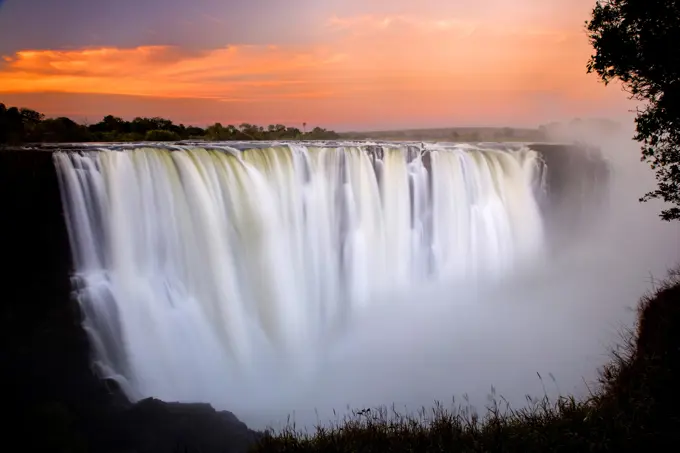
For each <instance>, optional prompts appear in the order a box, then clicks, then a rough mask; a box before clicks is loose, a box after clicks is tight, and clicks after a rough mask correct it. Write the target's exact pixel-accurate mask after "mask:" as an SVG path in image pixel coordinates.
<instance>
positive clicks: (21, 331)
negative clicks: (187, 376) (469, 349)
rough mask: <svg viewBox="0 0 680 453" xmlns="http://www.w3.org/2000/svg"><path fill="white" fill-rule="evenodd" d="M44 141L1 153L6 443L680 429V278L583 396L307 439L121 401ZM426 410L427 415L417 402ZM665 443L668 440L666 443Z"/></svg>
mask: <svg viewBox="0 0 680 453" xmlns="http://www.w3.org/2000/svg"><path fill="white" fill-rule="evenodd" d="M51 159H52V157H51V154H50V153H49V152H43V151H38V152H31V153H27V152H22V151H17V152H0V213H2V215H3V218H2V222H0V237H2V241H3V242H2V249H1V250H2V257H3V258H4V260H5V265H4V266H3V272H2V281H1V282H0V283H2V288H3V292H2V297H1V298H0V306H1V313H2V317H1V319H2V325H1V326H0V335H2V338H1V339H0V360H1V361H0V363H2V365H3V371H4V376H3V377H4V378H5V379H4V382H5V385H4V386H3V389H4V391H5V398H4V403H5V404H4V405H3V408H4V409H5V417H3V418H4V420H5V421H4V423H3V432H4V433H5V444H6V445H8V446H9V445H13V446H15V449H17V447H18V450H20V451H45V452H88V451H89V452H111V453H113V452H120V453H122V452H138V453H146V452H149V453H151V452H184V451H186V452H204V453H205V452H239V451H246V450H247V449H248V448H253V449H255V450H256V451H261V452H268V451H331V452H332V451H347V452H349V451H367V452H368V451H380V452H382V451H499V452H504V451H508V452H509V451H513V452H515V451H516V452H534V451H536V452H538V451H541V452H545V451H564V452H566V451H570V452H572V451H611V452H621V451H656V450H662V451H665V450H666V449H664V448H663V446H664V442H666V441H668V442H670V441H671V440H672V439H675V438H676V437H677V433H678V432H680V419H679V417H678V415H677V411H676V409H677V407H678V404H677V403H678V402H679V401H678V400H679V399H680V398H678V393H677V387H676V385H677V382H680V372H679V369H678V363H679V359H680V357H679V356H680V276H679V275H677V274H676V275H675V276H674V277H672V278H671V279H670V280H669V281H668V283H667V284H666V285H665V286H663V287H661V288H659V290H658V291H657V292H656V293H655V294H654V295H653V296H651V297H649V298H646V299H645V300H644V301H643V303H642V306H641V310H640V316H639V325H638V326H637V329H636V330H635V331H634V332H632V333H631V337H630V343H629V344H627V345H625V346H626V347H625V348H624V349H623V352H622V353H621V354H619V355H615V356H614V357H613V359H612V362H611V364H610V365H609V366H607V367H606V368H605V369H604V371H603V375H602V376H603V377H602V383H601V385H600V386H599V387H598V388H593V395H592V397H591V398H590V399H589V400H587V401H574V400H569V399H564V400H562V401H560V402H557V403H555V404H550V403H548V402H546V401H542V400H539V401H537V402H536V404H535V407H534V409H533V410H526V411H520V412H513V411H512V410H511V408H507V407H505V405H504V404H503V403H502V398H501V397H500V396H499V397H498V400H499V401H498V404H497V406H496V407H492V410H491V412H489V414H486V415H485V414H482V415H481V417H480V418H476V417H473V416H472V415H470V414H469V413H467V414H466V413H465V412H464V411H463V412H460V413H457V412H453V413H449V412H445V411H443V410H442V411H439V412H437V413H435V414H434V415H436V417H434V422H432V423H429V424H427V423H424V422H423V419H422V417H421V418H416V419H405V418H404V419H402V420H401V421H400V422H399V423H390V422H389V421H386V419H385V417H384V415H385V414H384V413H383V414H382V415H381V414H380V413H378V414H376V412H375V411H371V412H366V413H362V414H357V416H356V418H354V419H352V420H348V421H347V422H346V423H345V424H344V425H342V426H336V427H335V428H333V429H330V430H327V431H320V432H319V433H317V434H316V435H314V436H311V437H306V438H304V437H301V436H296V435H294V433H292V432H289V431H288V432H283V433H279V434H276V435H262V434H261V433H257V432H254V431H252V430H249V429H248V428H247V427H246V426H245V425H244V424H243V423H241V422H239V421H238V420H237V419H236V417H235V416H234V415H233V414H231V413H229V412H216V411H214V410H213V409H212V408H211V407H210V406H209V405H204V404H195V405H193V404H172V403H165V402H161V401H157V400H144V401H141V402H139V403H137V404H131V403H129V402H128V401H127V400H126V399H125V398H124V397H123V396H122V394H121V392H120V391H119V389H118V388H117V387H116V386H115V385H114V384H113V383H110V382H103V381H101V380H99V379H98V378H97V377H96V376H95V374H94V373H93V372H92V370H91V368H90V356H89V346H88V342H87V337H86V335H85V333H84V331H83V330H82V328H81V327H80V320H79V316H80V313H79V310H78V305H77V303H76V302H75V301H73V300H72V298H71V287H70V281H69V274H70V272H71V268H72V266H71V257H70V252H69V246H68V236H67V232H66V228H65V224H64V219H63V214H62V209H61V203H60V196H59V187H58V184H57V177H56V174H55V172H54V169H53V166H52V163H51ZM426 415H427V414H426ZM668 445H673V444H671V443H668Z"/></svg>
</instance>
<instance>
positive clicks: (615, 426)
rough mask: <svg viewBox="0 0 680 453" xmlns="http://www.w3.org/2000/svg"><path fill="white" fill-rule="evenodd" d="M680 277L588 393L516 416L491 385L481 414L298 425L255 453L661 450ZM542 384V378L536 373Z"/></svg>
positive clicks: (670, 414)
mask: <svg viewBox="0 0 680 453" xmlns="http://www.w3.org/2000/svg"><path fill="white" fill-rule="evenodd" d="M679 326H680V272H673V273H671V275H670V277H669V279H668V280H667V281H666V282H665V283H663V284H662V285H661V286H660V287H659V288H658V289H657V291H656V293H655V294H653V295H650V296H647V297H645V298H644V299H643V300H642V302H641V304H640V308H639V316H638V325H637V326H636V329H634V330H631V331H629V332H628V334H627V336H626V337H625V342H624V343H623V345H622V347H621V349H619V350H616V351H613V354H612V359H611V362H610V363H609V364H608V365H607V366H605V367H604V369H603V370H602V372H601V375H600V376H601V377H600V382H599V385H598V386H597V387H596V388H593V389H592V392H591V394H590V397H588V398H587V399H585V400H577V399H575V398H573V397H561V398H559V399H558V400H557V401H554V402H551V401H549V400H548V398H547V396H546V397H544V398H542V399H532V398H529V397H527V399H528V402H529V404H528V406H527V408H525V409H522V410H513V409H512V408H511V407H510V405H509V404H508V403H507V402H506V401H505V399H504V398H503V397H502V396H497V395H496V394H495V390H494V389H493V388H492V389H491V397H490V401H491V402H490V404H489V406H487V408H486V409H487V410H486V413H485V414H484V415H483V416H480V415H478V414H477V413H476V412H475V411H474V410H473V409H472V408H470V406H469V405H467V406H462V405H459V406H455V405H454V406H453V407H452V409H446V408H444V407H443V406H441V405H437V406H436V407H435V408H434V409H433V410H431V411H429V412H428V411H425V410H421V411H420V413H419V414H418V415H416V416H404V415H401V414H399V413H397V412H396V411H395V410H394V409H392V410H391V411H388V410H387V409H385V408H378V409H365V410H362V411H355V412H354V413H353V415H352V416H350V417H346V418H345V419H344V420H341V421H339V422H337V423H335V424H332V425H330V426H325V427H324V426H319V427H318V428H317V429H316V432H314V433H304V432H300V431H297V430H296V428H295V425H292V426H289V427H287V428H285V429H284V430H282V431H280V432H278V433H274V432H272V431H269V432H267V434H266V435H265V436H264V438H263V439H262V440H261V441H260V442H259V443H258V445H256V446H255V447H254V451H255V452H259V453H269V452H296V453H297V452H317V451H318V452H329V453H333V452H355V451H361V452H416V451H417V452H430V451H431V452H444V451H448V452H522V453H532V452H537V453H538V452H541V453H543V452H616V453H621V452H639V451H661V450H663V449H664V448H662V447H663V446H665V445H666V444H668V442H671V440H672V439H675V437H676V436H677V434H676V433H677V432H678V429H680V416H678V414H677V410H676V406H675V401H676V400H675V399H674V398H673V397H671V395H674V394H675V392H676V391H677V389H676V386H677V382H678V380H679V379H680V328H679ZM539 378H541V376H540V375H539Z"/></svg>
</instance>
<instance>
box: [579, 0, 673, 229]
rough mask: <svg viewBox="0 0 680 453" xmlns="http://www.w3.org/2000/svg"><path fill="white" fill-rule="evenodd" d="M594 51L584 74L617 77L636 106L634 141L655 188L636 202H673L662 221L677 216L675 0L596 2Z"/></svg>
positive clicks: (590, 26) (592, 24)
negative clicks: (651, 173) (640, 104)
mask: <svg viewBox="0 0 680 453" xmlns="http://www.w3.org/2000/svg"><path fill="white" fill-rule="evenodd" d="M586 27H587V30H588V36H589V38H590V42H591V44H592V46H593V48H594V50H595V54H594V55H592V56H591V58H590V61H589V62H588V66H587V68H588V72H589V73H592V72H594V73H596V74H597V75H598V76H599V77H600V78H601V79H602V80H603V81H604V82H605V84H608V83H609V82H611V81H613V80H619V81H620V82H621V83H622V85H623V88H624V89H625V90H626V91H627V92H628V93H629V94H630V96H631V98H633V99H636V100H639V101H642V102H644V104H645V106H644V108H641V109H638V112H637V118H636V119H635V123H636V134H635V140H637V141H639V142H642V143H643V146H642V159H641V160H642V161H644V162H647V163H649V164H650V166H651V167H652V169H653V170H655V172H656V179H657V181H658V187H657V189H656V190H654V191H652V192H649V193H647V194H646V195H645V196H644V197H642V198H641V199H640V201H648V200H651V199H661V200H663V201H665V202H667V203H671V204H673V205H675V206H673V207H671V208H669V209H666V210H663V211H662V212H661V218H662V219H664V220H673V219H675V220H680V51H679V50H678V46H680V0H600V1H598V2H597V4H596V5H595V7H594V9H593V11H592V17H591V20H590V21H588V22H586Z"/></svg>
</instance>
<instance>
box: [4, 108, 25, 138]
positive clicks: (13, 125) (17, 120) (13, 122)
mask: <svg viewBox="0 0 680 453" xmlns="http://www.w3.org/2000/svg"><path fill="white" fill-rule="evenodd" d="M4 123H5V127H6V142H7V143H10V144H17V143H22V142H23V141H24V121H23V118H22V116H21V112H20V111H19V109H18V108H16V107H10V108H8V109H7V111H6V112H5V121H4Z"/></svg>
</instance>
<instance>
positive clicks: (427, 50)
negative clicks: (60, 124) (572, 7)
mask: <svg viewBox="0 0 680 453" xmlns="http://www.w3.org/2000/svg"><path fill="white" fill-rule="evenodd" d="M323 26H324V27H326V29H327V30H329V32H328V33H327V39H326V40H325V41H323V43H316V44H299V45H291V44H287V45H282V44H279V45H274V44H273V43H270V44H266V45H233V46H224V47H217V48H213V49H207V50H193V51H191V50H188V49H186V48H183V47H178V46H167V45H163V46H139V47H128V48H120V47H99V48H82V49H72V50H49V49H34V50H22V51H18V52H16V53H13V54H10V55H8V56H5V58H4V62H0V93H6V94H7V93H13V94H24V95H28V94H30V93H72V94H90V95H117V96H132V97H135V96H136V97H146V98H151V97H154V98H167V99H204V100H210V101H215V102H217V103H218V104H220V105H228V104H230V103H232V104H233V103H238V104H239V105H238V107H235V108H238V109H239V111H245V110H247V111H248V112H249V115H251V120H250V121H257V118H256V117H257V116H258V115H261V116H262V117H263V118H264V117H266V116H267V114H268V113H271V112H272V111H273V110H274V107H272V106H273V105H274V104H275V103H276V104H277V107H276V111H277V118H280V119H279V121H284V120H285V118H281V117H282V116H284V115H285V114H289V115H291V117H292V116H295V117H296V118H299V117H302V118H304V117H307V118H310V117H311V116H312V115H314V116H315V117H316V118H318V121H320V122H325V123H336V124H337V121H341V118H342V121H355V120H356V121H358V120H359V119H361V120H362V121H378V120H379V121H381V122H387V121H394V122H395V123H396V122H400V123H401V124H403V123H405V122H407V120H408V119H409V118H410V119H412V120H411V121H413V122H415V121H416V119H417V120H418V122H424V123H434V122H435V121H437V122H438V124H441V123H442V122H443V121H452V119H454V118H457V119H458V121H460V119H461V118H463V119H464V118H470V120H469V121H474V122H479V121H480V120H479V119H480V118H493V122H499V121H503V120H502V118H507V121H509V122H512V123H513V124H516V123H517V121H519V120H522V119H523V120H524V121H532V122H543V121H549V120H551V119H552V116H551V114H552V113H553V112H561V114H562V113H563V114H564V115H573V116H577V115H585V114H588V113H590V112H592V111H594V110H595V109H600V110H602V109H609V108H612V106H614V107H616V108H621V109H627V108H628V106H625V107H624V104H623V103H622V102H620V101H621V100H623V99H624V96H622V95H621V93H618V92H617V91H616V90H612V89H609V90H605V89H604V88H603V87H602V86H601V85H600V84H598V82H597V79H596V78H594V77H591V76H588V75H587V74H586V73H585V62H586V61H587V59H588V57H589V55H590V52H591V49H590V47H589V45H588V42H587V39H586V36H585V35H584V34H583V33H581V32H580V31H577V32H575V31H574V30H569V29H561V28H559V27H557V28H549V27H545V26H541V25H540V24H533V25H532V24H524V23H522V22H518V23H513V24H505V25H498V24H492V23H482V22H475V21H471V20H464V19H462V18H458V17H457V16H453V15H452V16H440V17H437V16H434V15H431V16H426V15H415V14H412V15H408V14H401V15H399V14H394V15H383V16H376V15H355V16H337V15H336V16H332V17H330V18H329V19H328V20H327V21H326V22H325V23H323ZM31 99H33V98H31ZM126 102H128V101H126ZM246 104H248V106H249V107H246ZM177 105H179V104H177ZM211 105H213V104H211ZM594 106H595V107H594ZM32 107H33V108H38V109H40V105H33V106H32ZM213 107H214V108H215V109H217V107H215V106H214V105H213ZM213 107H211V108H213ZM258 112H259V113H258ZM286 112H288V113H286ZM565 112H567V113H565ZM46 113H48V114H49V111H46ZM162 114H164V115H166V116H171V117H172V116H173V113H172V112H163V113H162ZM473 118H474V119H473ZM489 121H491V120H489Z"/></svg>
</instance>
